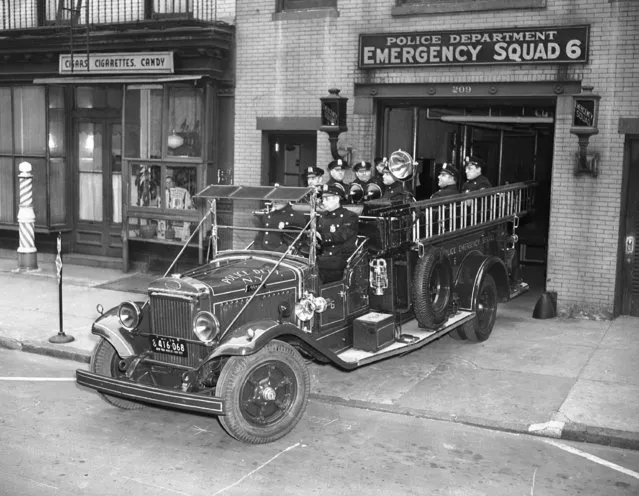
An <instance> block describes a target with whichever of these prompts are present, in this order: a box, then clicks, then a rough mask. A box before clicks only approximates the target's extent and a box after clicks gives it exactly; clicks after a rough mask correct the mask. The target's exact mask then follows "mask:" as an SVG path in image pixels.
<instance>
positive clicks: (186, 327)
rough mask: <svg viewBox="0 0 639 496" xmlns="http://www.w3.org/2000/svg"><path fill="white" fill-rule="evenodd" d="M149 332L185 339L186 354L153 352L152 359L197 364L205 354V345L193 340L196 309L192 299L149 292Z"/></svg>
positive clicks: (188, 364)
mask: <svg viewBox="0 0 639 496" xmlns="http://www.w3.org/2000/svg"><path fill="white" fill-rule="evenodd" d="M150 303H151V333H152V334H155V335H156V336H170V337H174V338H180V339H183V340H185V341H187V345H186V346H187V353H188V356H186V357H181V356H175V355H170V354H167V353H153V354H152V358H153V360H157V361H160V362H164V363H171V364H175V365H182V366H187V367H195V366H197V365H198V364H199V363H200V361H201V358H204V357H205V356H206V352H207V350H206V346H204V345H203V344H201V343H200V342H199V341H197V342H193V341H194V340H195V336H194V335H193V331H192V322H191V320H192V318H193V314H194V312H195V309H196V303H195V301H194V300H191V301H188V300H186V299H182V298H173V297H171V296H167V295H158V294H151V299H150Z"/></svg>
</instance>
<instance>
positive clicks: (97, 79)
mask: <svg viewBox="0 0 639 496" xmlns="http://www.w3.org/2000/svg"><path fill="white" fill-rule="evenodd" d="M203 77H204V76H201V75H200V76H190V75H167V74H163V75H155V76H141V75H135V76H104V75H103V76H67V77H47V78H36V79H34V80H33V84H158V83H175V82H180V81H197V80H199V79H202V78H203Z"/></svg>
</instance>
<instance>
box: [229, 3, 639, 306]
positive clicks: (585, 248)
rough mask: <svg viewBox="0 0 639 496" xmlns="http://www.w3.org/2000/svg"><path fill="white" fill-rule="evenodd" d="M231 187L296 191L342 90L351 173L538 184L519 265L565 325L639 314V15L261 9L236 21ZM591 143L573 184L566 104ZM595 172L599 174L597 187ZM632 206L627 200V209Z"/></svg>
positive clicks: (519, 7)
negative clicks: (378, 162)
mask: <svg viewBox="0 0 639 496" xmlns="http://www.w3.org/2000/svg"><path fill="white" fill-rule="evenodd" d="M236 8H237V10H236V29H237V31H236V36H237V47H238V50H237V73H236V76H237V79H236V88H235V98H236V100H235V102H236V107H235V110H236V112H235V151H234V162H235V164H237V165H236V166H235V169H234V182H235V183H249V184H256V183H262V184H265V183H268V182H274V181H277V182H280V183H284V184H298V183H299V182H300V181H301V178H300V174H301V172H302V171H303V170H304V167H306V166H308V165H314V164H315V163H317V164H319V165H320V166H323V167H325V166H326V164H327V163H328V162H329V161H330V160H331V159H332V156H331V151H330V147H329V143H328V141H327V136H326V134H324V133H321V132H318V128H319V121H320V116H319V112H320V105H319V98H320V97H322V96H326V95H327V90H328V89H329V88H339V89H340V90H341V93H340V94H341V95H342V96H344V97H347V98H348V99H349V100H348V105H347V109H348V119H347V125H348V132H346V133H344V134H342V135H341V136H340V139H339V144H338V150H337V152H338V153H339V154H341V155H342V156H343V157H344V158H346V159H348V160H349V161H350V162H354V161H360V160H372V159H373V157H375V156H384V155H388V154H389V153H391V152H392V151H394V150H396V149H398V148H402V149H405V150H408V151H409V152H411V153H412V154H413V155H414V156H415V158H417V159H418V160H419V161H420V163H421V164H422V173H421V174H420V175H419V180H418V183H417V184H416V185H415V186H416V187H417V188H418V190H419V193H420V194H421V195H423V196H424V195H428V194H429V193H430V191H432V189H433V187H434V186H433V181H434V175H435V174H436V170H437V166H438V164H439V163H441V162H444V161H447V162H451V161H452V162H453V163H456V164H457V165H460V164H461V160H462V159H463V157H464V156H466V155H468V154H471V153H473V154H477V155H481V156H483V158H485V159H486V161H487V163H488V171H487V175H488V176H489V178H490V179H491V181H492V182H493V184H504V183H506V182H512V181H517V180H523V179H536V180H537V181H539V183H540V188H539V195H538V212H537V214H536V217H535V218H534V219H533V220H532V222H529V223H528V225H527V226H526V229H524V230H523V232H522V239H523V240H524V241H525V245H526V253H522V256H525V257H527V258H529V259H530V260H531V261H533V260H537V261H539V262H541V263H543V264H545V266H546V274H547V279H546V289H547V290H548V291H554V292H557V296H558V307H559V310H560V311H562V312H565V313H571V312H587V313H604V314H608V315H618V314H620V313H626V314H635V315H637V314H639V250H637V248H636V244H633V239H634V236H635V234H636V231H637V230H638V227H639V206H638V203H637V202H638V200H637V198H636V196H638V195H637V194H636V191H637V190H639V63H637V62H636V61H637V60H638V59H639V3H638V2H636V1H633V0H609V1H599V0H510V1H506V0H485V1H470V0H429V1H419V0H350V1H348V2H345V1H338V0H322V1H319V0H306V1H303V0H296V1H293V0H289V1H287V0H280V1H277V2H274V1H273V0H257V1H251V2H246V1H238V2H237V6H236ZM586 86H592V87H593V88H594V90H593V91H594V93H596V94H598V95H599V96H600V97H601V99H600V106H599V113H598V134H596V135H593V136H592V137H591V138H590V141H589V146H588V156H587V157H586V158H587V162H586V163H582V166H581V168H582V169H585V168H586V167H584V165H585V166H587V168H588V169H589V170H587V171H585V172H584V171H582V173H579V174H577V173H576V172H575V171H576V170H578V165H577V164H578V162H577V158H576V154H577V151H578V143H577V136H576V135H575V134H573V133H571V132H570V129H571V127H572V126H573V125H575V124H576V123H575V121H574V115H573V114H574V107H575V103H574V99H573V95H578V94H580V93H581V92H582V91H585V90H586V88H584V87H586ZM593 157H595V159H594V160H593ZM593 171H595V173H593ZM633 191H634V192H635V193H634V194H633Z"/></svg>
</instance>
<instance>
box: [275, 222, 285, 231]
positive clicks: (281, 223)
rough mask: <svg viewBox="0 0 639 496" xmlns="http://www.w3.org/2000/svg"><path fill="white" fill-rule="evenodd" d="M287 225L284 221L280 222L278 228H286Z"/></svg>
mask: <svg viewBox="0 0 639 496" xmlns="http://www.w3.org/2000/svg"><path fill="white" fill-rule="evenodd" d="M285 227H286V224H284V222H280V223H279V224H278V225H277V228H278V229H284V228H285Z"/></svg>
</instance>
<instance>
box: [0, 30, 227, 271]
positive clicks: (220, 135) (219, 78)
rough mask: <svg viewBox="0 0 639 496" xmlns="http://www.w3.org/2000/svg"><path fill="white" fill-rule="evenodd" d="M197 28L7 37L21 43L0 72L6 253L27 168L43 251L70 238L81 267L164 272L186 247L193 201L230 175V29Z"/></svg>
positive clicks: (196, 247) (194, 252) (198, 253)
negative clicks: (157, 267)
mask: <svg viewBox="0 0 639 496" xmlns="http://www.w3.org/2000/svg"><path fill="white" fill-rule="evenodd" d="M199 21H201V20H199ZM199 21H195V20H194V21H193V22H192V23H190V22H184V21H183V22H182V23H177V24H175V23H174V24H171V23H166V22H165V23H162V22H158V21H157V20H149V21H148V24H147V26H139V25H132V26H131V25H130V26H128V27H127V29H122V30H121V31H120V32H119V33H118V35H114V34H113V33H112V32H110V31H108V30H107V29H106V27H105V26H102V27H101V28H102V29H100V27H96V26H92V29H87V30H86V33H85V32H83V30H80V29H78V33H71V32H67V33H66V34H67V36H60V35H59V33H55V32H53V33H52V32H51V31H50V30H49V31H47V30H44V31H42V30H41V31H35V36H34V32H30V33H24V32H22V33H18V32H16V33H13V32H8V33H10V34H13V35H15V36H14V37H13V38H12V40H11V41H12V43H11V44H10V45H7V44H6V43H5V44H4V45H3V46H4V47H5V52H4V53H5V61H6V63H5V64H4V65H3V68H2V69H1V70H0V136H1V138H0V198H1V200H0V233H1V235H0V238H1V242H2V245H3V246H5V247H13V248H14V249H15V246H16V245H17V243H16V240H17V211H18V203H19V198H18V195H19V193H18V191H19V187H18V165H19V164H20V163H21V162H23V161H27V162H29V163H31V165H32V167H33V175H34V180H33V188H34V194H33V198H34V210H35V214H36V246H37V248H38V250H40V251H43V252H46V251H51V248H52V246H54V244H53V241H54V240H55V237H56V235H57V233H58V232H62V233H63V240H64V251H65V252H66V253H72V254H73V256H74V257H75V258H76V259H78V260H79V261H82V260H81V258H82V257H83V256H84V257H85V258H86V259H87V260H88V261H89V262H90V260H91V259H94V260H96V261H102V263H105V264H109V263H110V264H111V265H113V266H119V267H123V268H124V269H125V270H127V269H128V268H129V267H130V266H131V264H132V263H133V262H144V263H145V264H146V266H148V265H149V264H152V263H154V261H156V260H157V261H158V262H160V263H162V262H165V261H166V260H168V259H170V258H171V255H173V254H174V253H175V252H177V250H178V249H179V247H180V246H181V245H182V244H183V242H184V241H186V240H187V239H189V237H190V235H191V233H192V232H193V230H194V227H195V224H196V223H197V221H198V220H199V217H198V215H197V212H196V210H195V208H194V206H193V204H192V202H191V196H192V195H193V194H195V193H196V192H197V191H199V190H200V189H202V188H203V187H204V185H205V184H207V183H209V182H224V181H228V180H229V178H230V177H231V171H232V167H231V164H232V143H233V138H232V132H229V131H228V129H229V128H232V126H233V106H234V103H233V68H232V63H231V60H232V55H233V54H232V52H233V44H234V28H233V27H232V26H230V25H228V24H226V23H223V22H215V21H213V22H207V23H202V22H199ZM169 26H170V27H171V31H170V32H169V33H168V34H167V32H166V28H167V27H169ZM27 34H30V35H31V36H28V35H27ZM85 34H86V37H85V36H81V35H85ZM37 35H41V36H40V37H39V39H37V41H34V38H38V36H37ZM44 47H46V51H45V50H44ZM107 47H108V48H107ZM141 47H143V50H141V49H140V48H141ZM201 245H202V236H195V237H194V238H193V239H192V241H191V246H192V248H190V249H189V250H188V253H187V257H189V258H190V259H191V261H193V262H197V261H198V259H199V260H201V259H202V251H203V247H202V246H201ZM109 260H112V262H109ZM96 263H98V262H96Z"/></svg>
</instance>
